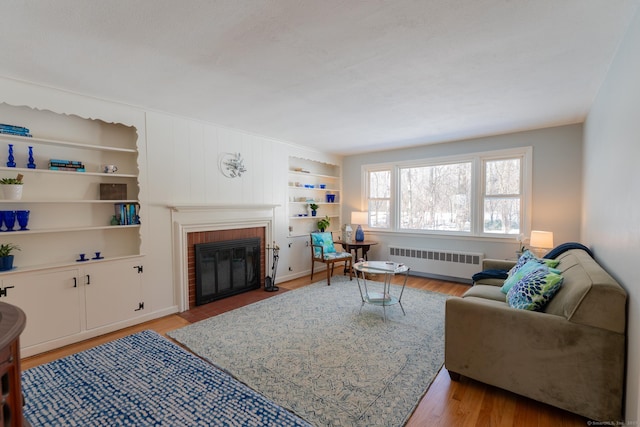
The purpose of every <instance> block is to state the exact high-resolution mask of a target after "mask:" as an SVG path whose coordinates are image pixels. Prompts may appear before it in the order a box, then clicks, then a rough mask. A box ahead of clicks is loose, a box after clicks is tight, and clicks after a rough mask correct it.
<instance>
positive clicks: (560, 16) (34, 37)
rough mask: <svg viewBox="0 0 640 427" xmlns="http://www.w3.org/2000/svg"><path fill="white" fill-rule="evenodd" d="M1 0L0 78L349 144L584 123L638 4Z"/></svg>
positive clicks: (297, 138)
mask: <svg viewBox="0 0 640 427" xmlns="http://www.w3.org/2000/svg"><path fill="white" fill-rule="evenodd" d="M2 3H3V4H2V9H1V10H2V14H3V15H4V17H5V19H4V20H3V24H2V26H0V48H1V50H2V52H3V59H2V61H0V75H2V76H5V77H10V78H16V79H19V80H24V81H28V82H34V83H38V84H43V85H46V86H52V87H56V88H61V89H65V90H69V91H72V92H77V93H81V94H85V95H91V96H95V97H99V98H102V99H108V100H113V101H118V102H122V103H126V104H130V105H134V106H139V107H143V108H145V109H148V110H156V111H163V112H170V113H175V114H178V115H181V116H186V117H190V118H194V119H200V120H204V121H207V122H211V123H214V124H217V125H222V126H227V127H232V128H237V129H242V130H244V131H248V132H252V133H257V134H260V135H264V136H267V137H271V138H275V139H278V140H283V141H289V142H293V143H295V144H299V145H303V146H308V147H312V148H315V149H318V150H323V151H329V152H332V153H336V154H343V155H348V154H355V153H358V152H365V151H373V150H382V149H389V148H399V147H407V146H413V145H422V144H430V143H438V142H444V141H451V140H456V139H462V138H472V137H477V136H486V135H493V134H500V133H507V132H514V131H519V130H525V129H534V128H541V127H548V126H554V125H562V124H569V123H576V122H581V121H583V120H584V118H585V116H586V114H587V113H588V111H589V107H590V105H591V103H592V101H593V99H594V97H595V95H596V93H597V91H598V88H599V87H600V85H601V83H602V81H603V79H604V77H605V75H606V73H607V69H608V66H609V64H610V63H611V61H612V58H613V56H614V54H615V52H616V48H617V46H618V45H619V43H620V41H621V40H622V38H623V37H624V34H625V32H626V30H627V27H628V25H629V24H630V22H631V20H632V18H633V15H634V14H635V13H636V11H637V9H638V5H639V3H640V0H535V1H533V0H367V1H361V0H358V1H355V0H321V1H317V0H201V1H195V0H180V1H176V0H112V1H104V0H56V1H49V0H3V2H2Z"/></svg>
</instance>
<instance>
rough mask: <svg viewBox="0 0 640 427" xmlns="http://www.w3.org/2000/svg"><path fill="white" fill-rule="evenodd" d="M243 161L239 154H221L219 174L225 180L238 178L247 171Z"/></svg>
mask: <svg viewBox="0 0 640 427" xmlns="http://www.w3.org/2000/svg"><path fill="white" fill-rule="evenodd" d="M243 161H244V160H243V159H242V155H241V154H240V153H222V154H220V162H219V167H220V172H222V175H224V176H226V177H227V178H237V177H240V176H242V174H243V173H244V172H246V171H247V169H246V168H245V167H244V164H243Z"/></svg>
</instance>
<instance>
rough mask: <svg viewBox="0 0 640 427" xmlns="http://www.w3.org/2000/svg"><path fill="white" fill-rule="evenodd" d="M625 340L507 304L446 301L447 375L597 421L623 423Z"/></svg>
mask: <svg viewBox="0 0 640 427" xmlns="http://www.w3.org/2000/svg"><path fill="white" fill-rule="evenodd" d="M624 342H625V338H624V335H623V334H618V333H614V332H611V331H607V330H604V329H600V328H595V327H591V326H586V325H581V324H576V323H573V322H570V321H568V320H567V319H566V318H564V317H562V316H556V315H552V314H547V313H539V312H532V311H527V310H517V309H513V308H511V307H509V305H508V304H506V303H504V302H499V301H493V300H486V299H484V298H476V297H467V298H459V297H453V298H450V299H448V300H447V302H446V309H445V367H446V368H447V369H448V370H449V371H452V372H454V373H455V374H462V375H465V376H467V377H469V378H473V379H476V380H479V381H482V382H484V383H487V384H491V385H494V386H497V387H500V388H503V389H506V390H509V391H512V392H514V393H518V394H521V395H523V396H527V397H530V398H532V399H535V400H538V401H540V402H545V403H549V404H551V405H553V406H557V407H560V408H563V409H566V410H569V411H571V412H575V413H578V414H581V415H584V416H586V417H589V418H592V419H599V420H608V419H610V420H615V419H621V416H622V391H623V373H624V345H625V344H624Z"/></svg>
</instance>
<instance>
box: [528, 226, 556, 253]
mask: <svg viewBox="0 0 640 427" xmlns="http://www.w3.org/2000/svg"><path fill="white" fill-rule="evenodd" d="M529 245H530V246H531V247H532V248H536V250H535V251H536V253H537V255H538V256H542V255H543V252H544V250H545V249H551V248H553V232H551V231H538V230H531V238H530V239H529Z"/></svg>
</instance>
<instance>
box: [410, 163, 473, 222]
mask: <svg viewBox="0 0 640 427" xmlns="http://www.w3.org/2000/svg"><path fill="white" fill-rule="evenodd" d="M399 172H400V188H401V191H400V200H399V202H400V224H399V226H400V229H403V230H440V231H470V230H471V222H470V221H471V162H464V163H453V164H445V165H434V166H419V167H406V168H404V167H401V168H399Z"/></svg>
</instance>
